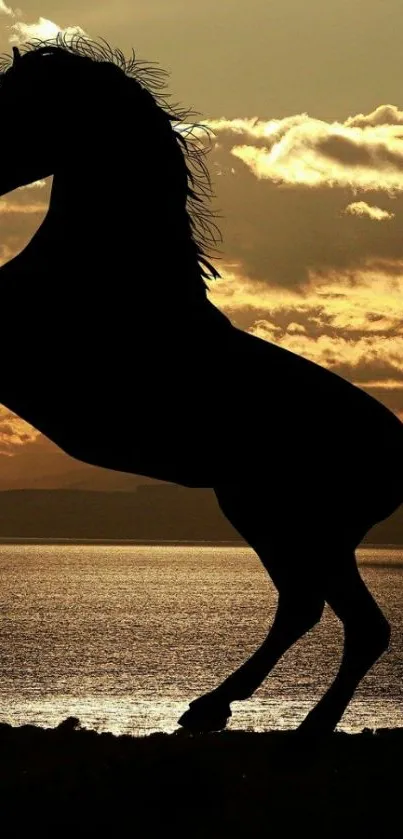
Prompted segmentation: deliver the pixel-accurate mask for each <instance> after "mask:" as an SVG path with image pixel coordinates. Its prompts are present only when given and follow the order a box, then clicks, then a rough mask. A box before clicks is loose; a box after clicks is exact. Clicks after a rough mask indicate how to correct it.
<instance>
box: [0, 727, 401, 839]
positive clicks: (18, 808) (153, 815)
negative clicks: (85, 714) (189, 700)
mask: <svg viewBox="0 0 403 839" xmlns="http://www.w3.org/2000/svg"><path fill="white" fill-rule="evenodd" d="M77 723H78V720H75V719H74V718H70V719H68V720H65V721H64V722H63V723H62V724H61V725H60V726H59V727H58V728H56V729H40V728H36V727H34V726H22V727H21V728H12V727H11V726H8V725H5V724H3V725H0V798H1V803H2V813H1V818H2V825H3V831H4V825H8V826H9V827H8V828H7V829H6V830H5V832H3V835H4V836H7V837H10V836H22V835H34V832H35V829H36V831H38V835H40V836H58V835H65V833H64V831H66V830H67V829H69V830H70V831H71V830H72V829H73V828H74V829H75V832H74V834H73V833H70V834H69V835H79V836H82V835H84V833H83V832H82V831H83V828H84V826H86V827H87V828H88V830H90V832H89V833H88V834H87V833H86V834H85V835H91V836H92V835H102V836H103V835H111V836H136V837H137V836H138V837H150V836H163V837H168V836H171V835H172V836H178V835H180V836H187V837H196V836H197V837H202V836H203V837H209V839H210V837H233V836H243V837H249V836H250V837H254V836H268V837H288V836H301V837H302V836H319V835H320V836H321V837H326V839H327V837H329V836H332V837H333V836H334V837H335V836H338V837H339V836H340V837H347V839H348V838H349V837H351V836H360V837H361V836H375V835H379V836H380V837H381V836H401V833H402V815H401V753H402V749H403V730H402V729H397V730H392V729H390V730H386V729H384V730H381V731H378V732H376V733H372V732H370V731H365V732H363V733H361V734H356V735H348V734H342V733H337V734H333V735H331V736H329V737H327V738H325V739H324V740H322V741H320V740H317V741H316V740H313V739H310V738H305V739H298V738H297V737H296V735H295V734H294V733H293V732H268V733H265V734H256V733H249V732H242V731H233V732H223V733H220V734H209V735H202V736H197V737H189V736H186V735H165V734H155V735H151V736H148V737H143V738H132V737H129V736H122V737H116V736H114V735H112V734H97V733H95V732H94V731H88V730H80V729H77V728H75V726H76V725H77ZM27 825H28V826H29V833H27V834H25V833H23V832H22V830H23V828H24V829H25V828H26V826H27ZM122 825H125V826H126V827H127V829H126V830H125V831H124V832H123V831H122ZM111 827H113V828H114V832H108V833H106V831H107V829H108V828H111ZM95 830H98V831H100V832H99V833H97V834H95ZM62 831H63V833H62ZM76 831H78V832H76ZM92 831H94V832H92ZM35 835H36V832H35Z"/></svg>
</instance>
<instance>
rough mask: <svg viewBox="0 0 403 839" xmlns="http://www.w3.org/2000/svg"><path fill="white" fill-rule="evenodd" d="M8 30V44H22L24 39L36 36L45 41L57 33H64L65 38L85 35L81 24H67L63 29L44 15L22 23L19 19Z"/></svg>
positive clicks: (54, 36)
mask: <svg viewBox="0 0 403 839" xmlns="http://www.w3.org/2000/svg"><path fill="white" fill-rule="evenodd" d="M10 30H11V34H10V37H9V42H10V44H23V43H25V41H31V40H33V39H36V38H38V39H40V40H42V41H45V40H48V39H51V38H56V36H57V35H58V34H59V33H61V34H62V35H64V36H65V37H66V39H67V40H69V38H73V37H74V36H76V35H83V36H85V35H86V33H85V32H84V30H83V29H82V28H81V26H67V27H66V28H65V29H63V28H62V27H60V26H58V24H57V23H54V22H53V21H52V20H48V19H47V18H44V17H40V18H38V20H37V21H36V22H34V23H24V22H23V21H21V20H19V21H17V22H16V23H13V24H12V26H10Z"/></svg>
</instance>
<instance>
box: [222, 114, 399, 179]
mask: <svg viewBox="0 0 403 839" xmlns="http://www.w3.org/2000/svg"><path fill="white" fill-rule="evenodd" d="M207 124H208V126H209V127H210V128H211V129H212V131H214V133H215V134H216V136H217V135H218V137H219V135H220V133H227V134H230V135H234V144H233V145H232V148H231V153H232V155H233V156H234V157H236V158H238V159H239V160H241V161H242V162H243V163H244V164H245V165H246V166H248V168H249V169H250V170H251V171H252V172H253V174H254V175H255V176H256V177H257V178H260V179H269V180H271V181H272V182H274V183H278V184H295V185H297V184H298V185H301V186H306V187H321V186H327V187H334V186H338V187H343V188H346V187H348V188H351V189H353V190H363V191H368V190H384V191H386V192H388V193H391V194H393V193H395V192H400V191H403V116H402V112H401V111H399V110H398V108H397V107H396V106H393V105H384V106H380V107H379V108H377V109H376V111H374V112H373V113H371V114H368V115H367V116H365V115H364V114H359V115H358V116H356V117H349V118H348V119H347V120H346V121H345V122H344V123H343V122H332V123H330V122H325V121H324V120H320V119H314V118H312V117H310V116H308V114H297V115H294V116H290V117H286V118H284V119H281V120H278V119H272V120H268V121H266V122H265V121H262V120H259V119H257V118H250V119H247V118H238V119H234V120H228V119H225V118H222V119H219V120H210V121H207ZM239 137H242V138H243V139H244V140H245V142H244V143H242V144H240V143H239V142H236V141H235V140H239ZM257 142H258V144H257Z"/></svg>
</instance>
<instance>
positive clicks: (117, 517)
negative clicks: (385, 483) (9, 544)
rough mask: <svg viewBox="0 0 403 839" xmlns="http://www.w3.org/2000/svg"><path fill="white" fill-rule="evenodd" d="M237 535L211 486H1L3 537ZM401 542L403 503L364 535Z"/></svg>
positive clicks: (382, 541) (183, 537)
mask: <svg viewBox="0 0 403 839" xmlns="http://www.w3.org/2000/svg"><path fill="white" fill-rule="evenodd" d="M35 537H37V538H48V539H52V538H54V539H63V538H66V539H101V540H102V539H107V540H108V539H111V540H113V539H132V540H143V539H144V540H150V541H158V540H161V541H164V540H172V541H190V542H192V541H195V542H196V541H212V542H215V541H233V540H236V541H239V542H242V540H241V538H240V536H239V534H238V533H237V531H236V530H234V528H233V527H232V526H231V524H230V523H229V521H228V520H227V519H226V518H225V517H224V516H223V514H222V513H221V511H220V509H219V507H218V504H217V501H216V498H215V496H214V494H213V492H211V491H210V490H208V489H186V488H184V487H179V486H174V485H172V486H171V485H163V484H161V485H151V486H140V487H138V488H137V490H136V491H134V492H124V491H119V492H97V491H82V490H9V491H3V492H0V538H15V539H23V538H35ZM365 542H366V543H371V544H378V545H381V544H396V545H401V544H403V507H401V508H400V509H399V510H397V511H396V512H395V513H394V514H393V515H392V516H391V517H390V518H389V519H387V520H386V521H384V522H381V523H380V524H378V525H377V526H376V527H375V528H373V529H372V530H371V531H370V532H369V533H368V535H367V536H366V538H365Z"/></svg>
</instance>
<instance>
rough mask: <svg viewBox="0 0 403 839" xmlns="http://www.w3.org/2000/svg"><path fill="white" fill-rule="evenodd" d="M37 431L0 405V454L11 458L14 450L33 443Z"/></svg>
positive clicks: (37, 434) (37, 433) (37, 435)
mask: <svg viewBox="0 0 403 839" xmlns="http://www.w3.org/2000/svg"><path fill="white" fill-rule="evenodd" d="M37 437H39V431H36V429H34V428H32V426H31V425H28V423H26V422H24V420H22V419H20V418H19V417H17V416H15V414H13V413H11V411H9V410H8V409H7V408H4V407H3V406H1V405H0V454H2V455H9V456H12V455H13V454H14V453H15V451H16V449H18V448H20V447H21V446H25V445H26V444H27V443H33V442H34V441H35V440H36V439H37Z"/></svg>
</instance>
